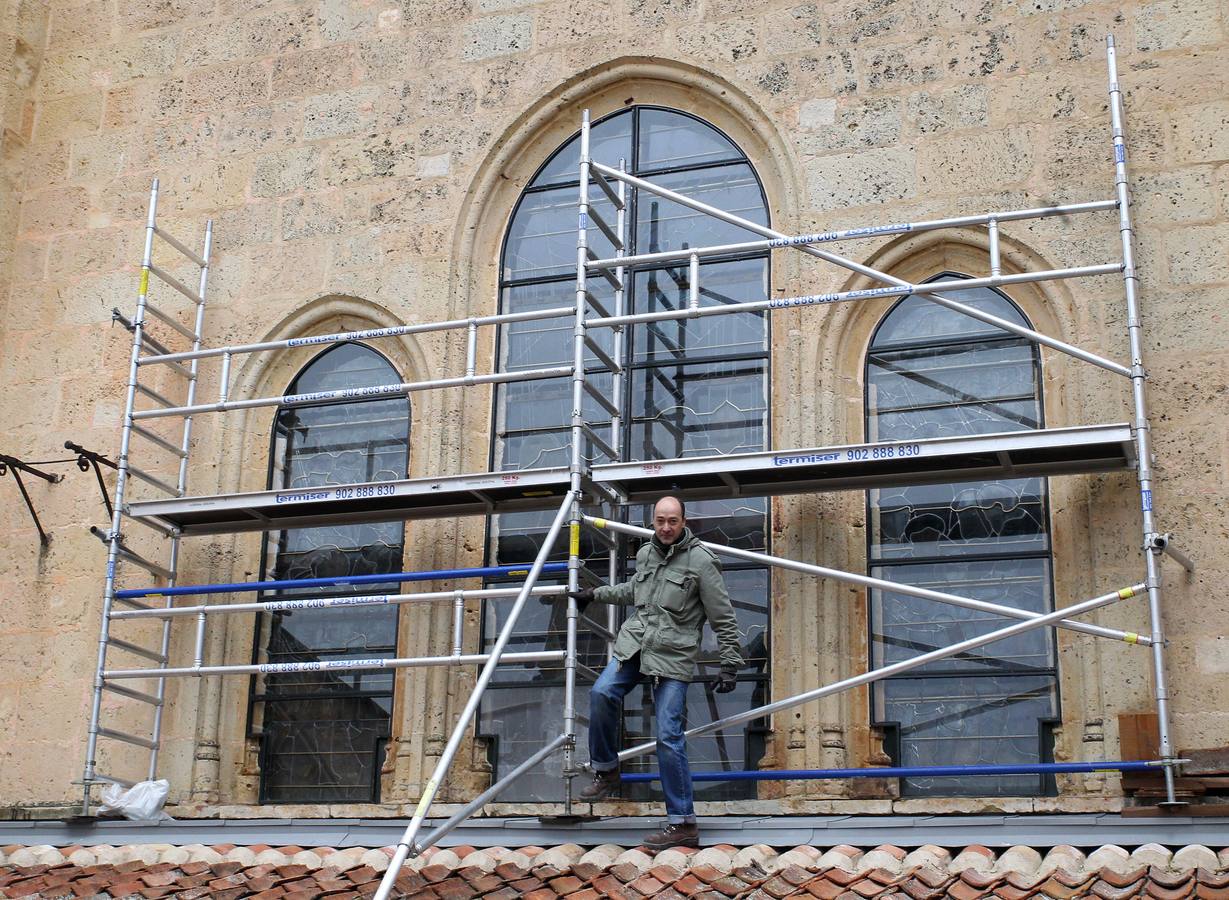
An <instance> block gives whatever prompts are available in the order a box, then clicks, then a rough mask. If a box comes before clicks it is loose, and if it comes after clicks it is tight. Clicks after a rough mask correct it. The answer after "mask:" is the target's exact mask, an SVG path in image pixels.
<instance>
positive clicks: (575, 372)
mask: <svg viewBox="0 0 1229 900" xmlns="http://www.w3.org/2000/svg"><path fill="white" fill-rule="evenodd" d="M589 177H590V176H589V110H587V109H586V110H585V111H584V113H583V115H582V116H581V123H580V187H579V197H578V200H577V227H576V311H575V314H574V317H573V323H572V455H571V459H570V461H569V463H568V474H569V480H570V482H571V490H572V498H573V501H572V515H571V518H570V519H569V520H568V592H569V593H568V596H567V598H566V602H567V619H566V621H567V625H566V627H567V642H566V645H565V646H566V648H567V655H566V656H565V657H564V660H563V728H562V733H563V734H564V735H566V736H567V738H568V740H567V742H566V743H565V744H564V745H563V811H564V814H565V815H566V814H570V813H571V812H572V777H571V775H570V774H569V773H570V772H571V771H572V765H573V760H574V757H575V755H576V617H577V616H578V615H579V609H578V607H577V605H576V598H575V597H573V596H571V592H572V591H575V590H576V589H577V588H579V587H580V487H581V485H580V480H581V475H582V474H583V471H584V469H583V466H584V464H585V456H584V453H583V452H582V447H583V441H584V424H585V419H584V399H585V311H586V309H587V308H588V293H589V287H588V279H587V275H588V271H587V269H586V265H587V263H588V262H589V259H588V254H589V234H588V230H589ZM599 177H600V176H599ZM616 249H618V248H616Z"/></svg>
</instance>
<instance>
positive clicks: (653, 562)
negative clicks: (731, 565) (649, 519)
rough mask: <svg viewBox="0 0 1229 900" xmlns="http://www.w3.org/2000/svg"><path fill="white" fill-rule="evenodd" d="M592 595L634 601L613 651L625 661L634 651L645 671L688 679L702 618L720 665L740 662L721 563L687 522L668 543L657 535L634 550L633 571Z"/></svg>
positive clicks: (618, 601)
mask: <svg viewBox="0 0 1229 900" xmlns="http://www.w3.org/2000/svg"><path fill="white" fill-rule="evenodd" d="M593 599H595V600H596V601H598V602H599V603H614V604H619V605H621V606H627V605H633V606H635V607H636V609H635V612H634V613H633V614H632V615H631V616H629V617H628V619H627V621H625V622H624V623H623V627H622V628H621V629H619V637H618V639H617V640H616V641H615V645H614V655H615V658H616V659H618V660H619V661H620V662H625V661H627V660H629V659H631V658H632V657H633V656H635V655H636V654H637V653H639V654H640V671H641V672H643V673H644V674H645V675H660V676H661V677H663V678H675V679H678V680H679V681H689V680H690V679H691V677H692V675H693V674H694V673H695V666H696V657H697V656H699V653H700V633H701V630H702V629H703V627H704V622H705V620H707V621H708V623H709V624H710V625H711V626H712V628H713V633H714V634H716V635H717V643H718V646H719V647H720V648H721V667H722V669H725V670H727V671H731V672H736V671H737V670H738V669H740V668H741V667H742V663H743V660H742V653H741V651H740V650H739V636H738V621H737V619H736V618H735V616H734V607H733V605H732V604H731V603H730V595H729V593H728V592H727V591H726V588H725V579H724V578H723V577H722V575H721V563H720V562H718V560H717V555H716V554H715V553H713V552H712V551H711V550H709V549H708V548H707V547H705V546H703V545H702V544H701V543H700V540H699V538H697V537H696V536H695V535H693V534H692V533H691V529H689V528H685V529H683V533H682V534H681V535H680V536H679V539H678V540H677V541H675V542H674V543H673V544H671V545H670V546H668V547H664V548H663V547H662V545H661V543H660V542H659V541H658V540H657V539H656V538H654V539H653V540H651V541H648V542H646V543H645V545H644V546H643V547H641V548H640V552H639V553H637V554H636V574H635V575H634V576H632V578H631V579H630V580H628V581H625V582H623V583H622V584H617V585H606V586H603V587H599V588H598V589H597V590H596V591H594V597H593Z"/></svg>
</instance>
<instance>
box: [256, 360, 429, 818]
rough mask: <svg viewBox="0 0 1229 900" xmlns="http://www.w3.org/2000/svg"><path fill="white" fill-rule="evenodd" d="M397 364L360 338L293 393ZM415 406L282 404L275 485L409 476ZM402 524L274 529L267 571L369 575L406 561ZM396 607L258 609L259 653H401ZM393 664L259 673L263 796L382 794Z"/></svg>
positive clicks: (285, 575) (305, 656) (374, 380)
mask: <svg viewBox="0 0 1229 900" xmlns="http://www.w3.org/2000/svg"><path fill="white" fill-rule="evenodd" d="M401 380H402V379H401V377H400V376H399V375H398V373H397V371H396V370H395V369H394V368H393V367H392V365H390V364H389V362H388V361H387V360H386V359H385V358H384V357H383V356H381V355H380V354H378V353H377V352H376V351H374V350H371V349H369V348H368V347H365V346H363V345H361V344H355V343H344V344H339V345H337V346H335V347H333V348H331V349H329V350H326V351H325V352H323V353H321V354H320V355H319V356H317V357H316V358H315V359H314V360H313V361H312V362H310V363H309V364H308V365H307V366H306V367H305V368H304V369H303V370H302V371H301V372H300V373H299V375H298V376H297V377H296V378H295V380H294V381H293V382H292V383H291V384H290V386H289V388H288V389H287V391H286V393H288V394H294V393H308V392H315V391H327V390H333V389H337V388H354V387H368V386H373V385H381V384H396V383H398V382H400V381H401ZM409 431H410V406H409V401H408V400H406V399H404V398H392V399H384V400H368V401H362V402H357V403H356V402H340V403H336V402H335V403H323V404H314V405H308V406H294V407H283V408H280V409H279V410H278V412H277V416H276V419H275V422H274V426H273V443H272V451H271V453H270V463H271V464H270V475H269V486H270V488H273V489H282V488H296V489H297V488H310V487H319V486H320V485H332V484H354V483H358V482H367V481H391V480H395V479H398V478H404V477H405V474H406V463H407V458H408V447H409ZM403 549H404V538H403V527H402V524H401V523H400V522H379V523H374V524H363V525H326V526H320V527H314V528H293V529H287V530H284V531H277V532H270V533H269V534H268V536H267V538H266V543H265V552H264V564H263V567H262V568H263V573H264V578H266V579H277V580H284V579H299V578H323V577H331V576H338V575H370V574H376V575H378V574H382V573H387V572H400V571H401V570H402V551H403ZM398 590H399V586H398V585H397V584H392V583H390V584H377V585H364V586H362V587H361V588H346V587H329V588H311V589H304V588H294V589H290V588H288V589H284V590H279V591H275V592H266V593H265V594H264V595H263V596H262V599H266V600H269V599H274V598H277V599H289V598H295V597H309V596H314V595H320V594H325V595H328V596H337V595H339V594H346V593H354V594H362V593H396V592H397V591H398ZM397 609H398V607H396V606H360V607H354V608H348V609H337V608H335V609H319V610H294V611H293V612H275V613H269V614H262V615H261V616H260V617H259V622H258V632H257V643H256V660H257V661H258V662H261V663H265V662H270V663H281V662H315V661H326V660H340V659H347V658H360V657H373V656H394V655H396V654H395V650H396V643H397ZM392 696H393V676H392V673H391V672H390V671H365V672H306V673H296V674H277V675H264V676H261V677H259V678H257V679H255V684H254V690H253V694H252V700H253V702H252V713H251V721H252V728H253V732H254V734H256V735H258V736H259V737H260V739H261V786H260V795H261V802H262V803H358V802H374V801H376V800H378V799H379V782H380V777H379V776H380V765H381V761H382V760H383V756H384V747H385V744H386V742H387V740H388V735H389V721H390V715H391V711H392Z"/></svg>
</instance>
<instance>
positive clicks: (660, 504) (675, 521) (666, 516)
mask: <svg viewBox="0 0 1229 900" xmlns="http://www.w3.org/2000/svg"><path fill="white" fill-rule="evenodd" d="M686 525H687V520H686V519H684V518H683V510H682V509H681V508H680V507H679V502H678V501H677V500H675V499H674V498H673V497H663V498H662V499H661V500H658V501H657V505H656V506H655V507H653V533H654V534H656V535H657V539H658V540H659V541H661V542H662V543H663V544H665V545H666V546H667V547H669V546H670V545H671V544H673V543H674V542H675V541H677V540H678V539H679V535H681V534H682V533H683V528H684V527H686Z"/></svg>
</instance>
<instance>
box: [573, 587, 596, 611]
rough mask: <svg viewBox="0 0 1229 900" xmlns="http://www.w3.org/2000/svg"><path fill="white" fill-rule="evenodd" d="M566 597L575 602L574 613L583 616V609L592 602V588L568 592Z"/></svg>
mask: <svg viewBox="0 0 1229 900" xmlns="http://www.w3.org/2000/svg"><path fill="white" fill-rule="evenodd" d="M568 596H569V597H571V598H572V599H573V600H575V601H576V611H577V612H578V613H581V614H582V615H583V614H584V611H585V608H586V607H587V606H588V605H589V604H590V603H592V602H593V599H594V593H593V588H591V587H589V588H581V589H580V590H578V591H568Z"/></svg>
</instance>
